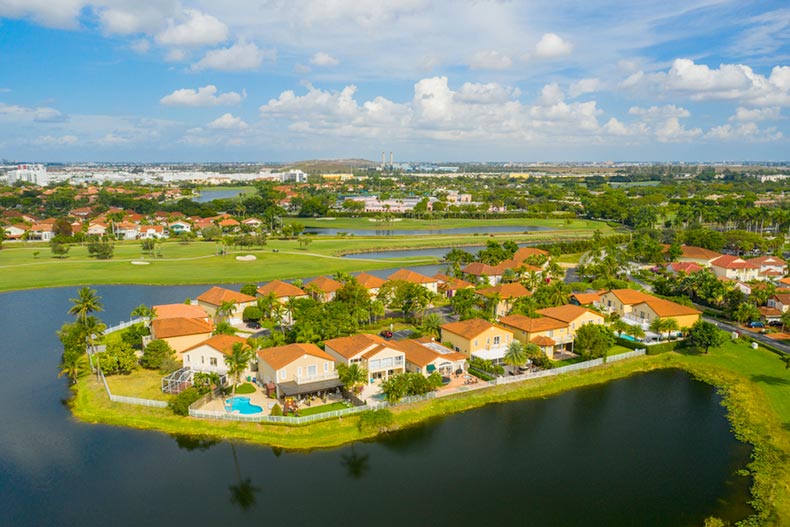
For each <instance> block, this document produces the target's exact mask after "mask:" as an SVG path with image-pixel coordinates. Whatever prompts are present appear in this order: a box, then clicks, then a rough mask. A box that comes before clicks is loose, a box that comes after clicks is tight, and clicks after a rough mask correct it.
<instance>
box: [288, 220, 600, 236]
mask: <svg viewBox="0 0 790 527" xmlns="http://www.w3.org/2000/svg"><path fill="white" fill-rule="evenodd" d="M287 222H288V223H301V224H302V225H306V226H307V227H318V228H320V227H324V228H328V229H371V230H375V229H381V228H382V226H386V228H391V229H425V230H430V229H456V228H461V227H480V226H502V225H505V226H513V227H515V228H514V232H518V230H519V229H518V228H519V227H524V226H530V227H551V228H552V229H556V230H560V231H562V230H589V231H591V232H592V231H594V230H595V229H599V230H600V231H601V232H603V233H606V232H609V231H611V230H612V229H611V228H610V227H608V226H607V225H606V224H605V223H602V222H597V221H592V220H571V221H570V222H568V221H567V220H565V219H557V218H549V219H544V218H492V219H485V220H481V219H474V218H442V219H438V220H419V219H412V218H396V219H395V220H393V221H391V222H380V221H376V218H368V217H364V218H345V217H344V218H320V219H315V218H292V219H289V220H287Z"/></svg>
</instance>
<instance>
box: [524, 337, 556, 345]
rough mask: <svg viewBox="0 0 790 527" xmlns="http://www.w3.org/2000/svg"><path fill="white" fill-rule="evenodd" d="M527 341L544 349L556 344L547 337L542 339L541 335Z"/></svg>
mask: <svg viewBox="0 0 790 527" xmlns="http://www.w3.org/2000/svg"><path fill="white" fill-rule="evenodd" d="M529 341H530V342H531V343H533V344H535V345H537V346H541V347H545V346H554V345H555V344H557V343H556V342H555V341H554V339H550V338H549V337H544V336H543V335H538V336H537V337H532V338H531V339H529Z"/></svg>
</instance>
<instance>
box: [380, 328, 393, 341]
mask: <svg viewBox="0 0 790 527" xmlns="http://www.w3.org/2000/svg"><path fill="white" fill-rule="evenodd" d="M379 335H381V336H382V337H384V338H385V339H391V338H392V331H390V330H388V329H385V330H384V331H382V332H381V333H379Z"/></svg>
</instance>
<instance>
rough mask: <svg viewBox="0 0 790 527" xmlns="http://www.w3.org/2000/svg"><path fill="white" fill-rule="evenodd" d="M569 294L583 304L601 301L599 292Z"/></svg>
mask: <svg viewBox="0 0 790 527" xmlns="http://www.w3.org/2000/svg"><path fill="white" fill-rule="evenodd" d="M571 296H573V298H575V299H576V301H577V302H578V303H579V304H581V305H583V306H586V305H589V304H594V303H596V302H600V301H601V295H600V294H599V293H573V295H571Z"/></svg>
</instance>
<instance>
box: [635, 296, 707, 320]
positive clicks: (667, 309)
mask: <svg viewBox="0 0 790 527" xmlns="http://www.w3.org/2000/svg"><path fill="white" fill-rule="evenodd" d="M640 304H647V305H648V306H649V307H650V309H652V310H653V311H654V312H655V313H656V315H658V316H659V317H678V316H682V315H699V314H700V313H702V311H699V310H697V309H694V308H693V307H688V306H684V305H683V304H678V303H676V302H671V301H669V300H664V299H663V298H656V297H654V296H651V297H650V298H649V299H647V300H646V301H645V302H640ZM636 305H639V304H636Z"/></svg>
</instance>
